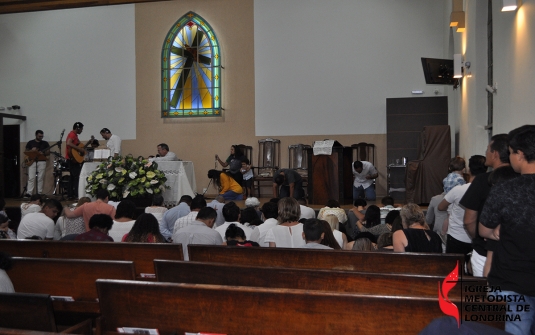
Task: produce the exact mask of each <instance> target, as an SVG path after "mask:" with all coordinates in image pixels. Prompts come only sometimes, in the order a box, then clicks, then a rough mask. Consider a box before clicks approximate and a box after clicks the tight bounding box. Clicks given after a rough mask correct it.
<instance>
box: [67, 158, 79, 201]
mask: <svg viewBox="0 0 535 335" xmlns="http://www.w3.org/2000/svg"><path fill="white" fill-rule="evenodd" d="M80 171H82V164H80V163H78V162H76V161H73V160H69V173H70V175H71V176H70V178H69V190H68V192H67V193H68V196H69V198H78V181H79V179H80Z"/></svg>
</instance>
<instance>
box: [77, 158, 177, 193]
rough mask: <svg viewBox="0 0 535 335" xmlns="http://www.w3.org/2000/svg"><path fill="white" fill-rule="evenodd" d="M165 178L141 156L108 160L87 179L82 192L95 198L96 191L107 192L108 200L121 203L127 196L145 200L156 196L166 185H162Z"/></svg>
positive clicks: (153, 163)
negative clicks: (102, 190) (105, 190)
mask: <svg viewBox="0 0 535 335" xmlns="http://www.w3.org/2000/svg"><path fill="white" fill-rule="evenodd" d="M166 181H167V178H166V177H165V175H164V173H163V172H162V171H160V170H158V164H157V163H156V162H149V161H148V160H147V159H145V158H143V157H141V156H140V157H138V158H137V159H134V158H133V157H132V155H128V156H126V157H125V158H124V159H123V158H122V157H117V158H113V157H109V158H108V160H107V161H106V162H103V163H102V164H100V165H99V166H98V167H97V169H96V170H95V171H93V172H92V173H91V174H90V175H89V176H88V177H87V186H86V189H85V191H86V192H87V193H89V194H91V195H93V196H94V195H96V194H97V191H98V190H99V189H107V190H108V192H110V200H115V201H118V200H121V199H123V198H126V197H128V196H130V197H133V198H135V197H146V196H151V195H152V194H160V193H162V192H163V191H165V189H166V188H169V186H165V182H166Z"/></svg>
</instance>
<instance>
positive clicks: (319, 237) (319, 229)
mask: <svg viewBox="0 0 535 335" xmlns="http://www.w3.org/2000/svg"><path fill="white" fill-rule="evenodd" d="M327 226H329V224H328V223H327V221H323V220H318V219H307V220H306V221H305V223H303V232H302V233H301V234H302V235H303V239H304V240H305V242H306V244H305V245H304V246H301V247H300V248H304V249H325V250H333V249H334V248H332V247H330V246H329V245H326V244H328V243H326V244H323V241H324V239H325V236H326V234H325V231H326V228H327ZM329 232H330V233H331V236H332V241H331V242H330V243H334V244H336V246H338V249H340V246H339V245H338V242H336V239H335V238H334V235H333V234H332V232H331V231H330V227H329Z"/></svg>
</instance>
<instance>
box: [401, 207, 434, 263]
mask: <svg viewBox="0 0 535 335" xmlns="http://www.w3.org/2000/svg"><path fill="white" fill-rule="evenodd" d="M400 216H401V220H402V223H403V228H404V229H402V230H398V231H396V232H395V233H394V235H393V236H392V242H393V245H394V251H395V252H436V253H442V240H441V239H440V237H439V236H438V234H437V233H435V232H434V231H432V230H430V229H429V227H428V226H427V224H426V223H425V215H424V213H423V212H422V210H421V209H420V206H418V205H416V204H413V203H409V204H406V205H405V206H403V208H401V212H400Z"/></svg>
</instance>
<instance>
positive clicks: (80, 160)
mask: <svg viewBox="0 0 535 335" xmlns="http://www.w3.org/2000/svg"><path fill="white" fill-rule="evenodd" d="M94 139H95V136H93V135H91V139H90V140H89V141H88V142H87V143H86V144H85V145H84V144H83V143H82V142H80V143H78V145H77V147H78V148H82V149H84V151H83V153H79V152H78V151H77V150H74V149H73V148H70V152H69V157H71V159H73V160H74V161H76V162H77V163H83V162H84V156H85V155H86V154H87V150H85V148H87V147H88V146H90V145H91V143H93V140H94Z"/></svg>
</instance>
